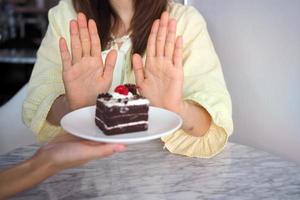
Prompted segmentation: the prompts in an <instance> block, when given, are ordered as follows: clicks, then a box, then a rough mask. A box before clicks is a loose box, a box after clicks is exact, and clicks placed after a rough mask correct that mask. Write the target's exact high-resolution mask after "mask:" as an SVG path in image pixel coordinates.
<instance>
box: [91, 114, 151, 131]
mask: <svg viewBox="0 0 300 200" xmlns="http://www.w3.org/2000/svg"><path fill="white" fill-rule="evenodd" d="M95 122H96V125H97V126H98V127H99V128H100V129H101V130H102V131H103V133H104V134H105V135H117V134H122V133H123V134H124V133H130V132H138V131H145V130H147V129H148V122H147V121H141V122H138V123H128V124H127V125H126V124H122V125H117V126H114V127H107V126H106V125H105V124H103V122H102V121H101V120H99V119H97V118H96V119H95Z"/></svg>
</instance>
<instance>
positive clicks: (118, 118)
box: [96, 109, 148, 126]
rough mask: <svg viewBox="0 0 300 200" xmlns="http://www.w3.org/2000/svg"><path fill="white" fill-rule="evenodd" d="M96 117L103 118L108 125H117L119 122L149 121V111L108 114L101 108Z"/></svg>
mask: <svg viewBox="0 0 300 200" xmlns="http://www.w3.org/2000/svg"><path fill="white" fill-rule="evenodd" d="M96 117H98V118H99V119H100V120H102V121H103V122H104V123H105V124H106V125H107V126H115V125H118V124H124V123H130V122H137V121H148V113H147V112H144V113H133V114H118V115H107V114H106V113H103V112H102V111H101V110H99V109H97V110H96Z"/></svg>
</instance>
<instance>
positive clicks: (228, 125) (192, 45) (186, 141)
mask: <svg viewBox="0 0 300 200" xmlns="http://www.w3.org/2000/svg"><path fill="white" fill-rule="evenodd" d="M170 15H171V17H173V18H175V19H176V20H177V34H178V35H182V37H183V41H184V50H183V58H184V76H185V77H184V86H183V90H184V94H183V95H184V99H185V100H189V101H193V102H194V103H196V104H198V105H199V106H202V107H203V108H205V109H206V110H207V111H208V113H209V114H210V116H211V118H212V123H211V126H210V128H209V130H208V131H207V133H206V134H205V135H204V136H202V137H194V136H191V135H189V134H188V133H186V132H184V131H183V130H179V131H177V132H175V133H173V134H171V135H168V136H166V137H163V138H162V141H163V142H164V143H165V147H166V148H167V149H168V150H169V151H170V152H172V153H176V154H181V155H186V156H191V157H200V158H210V157H212V156H214V155H216V154H218V153H219V152H221V151H222V150H223V149H224V147H225V145H226V143H227V140H228V137H229V136H230V135H231V134H232V132H233V122H232V105H231V99H230V95H229V93H228V91H227V88H226V84H225V81H224V77H223V72H222V69H221V64H220V62H219V59H218V56H217V54H216V52H215V49H214V46H213V44H212V41H211V39H210V37H209V34H208V31H207V28H206V23H205V21H204V19H203V17H202V16H201V15H200V14H199V12H198V11H197V10H196V9H194V8H193V7H190V6H182V5H180V4H172V5H171V6H170Z"/></svg>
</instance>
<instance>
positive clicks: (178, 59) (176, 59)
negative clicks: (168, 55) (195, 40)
mask: <svg viewBox="0 0 300 200" xmlns="http://www.w3.org/2000/svg"><path fill="white" fill-rule="evenodd" d="M182 48H183V40H182V37H181V36H179V37H177V39H176V43H175V49H174V55H173V63H174V66H175V67H178V68H180V67H182V62H183V60H182Z"/></svg>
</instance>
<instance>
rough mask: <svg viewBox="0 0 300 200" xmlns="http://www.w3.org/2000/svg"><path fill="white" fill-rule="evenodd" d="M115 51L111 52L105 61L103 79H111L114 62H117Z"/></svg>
mask: <svg viewBox="0 0 300 200" xmlns="http://www.w3.org/2000/svg"><path fill="white" fill-rule="evenodd" d="M117 55H118V53H117V51H116V50H111V51H110V52H109V53H108V54H107V56H106V59H105V66H104V72H103V77H104V78H112V76H113V73H114V69H115V65H116V61H117Z"/></svg>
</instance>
